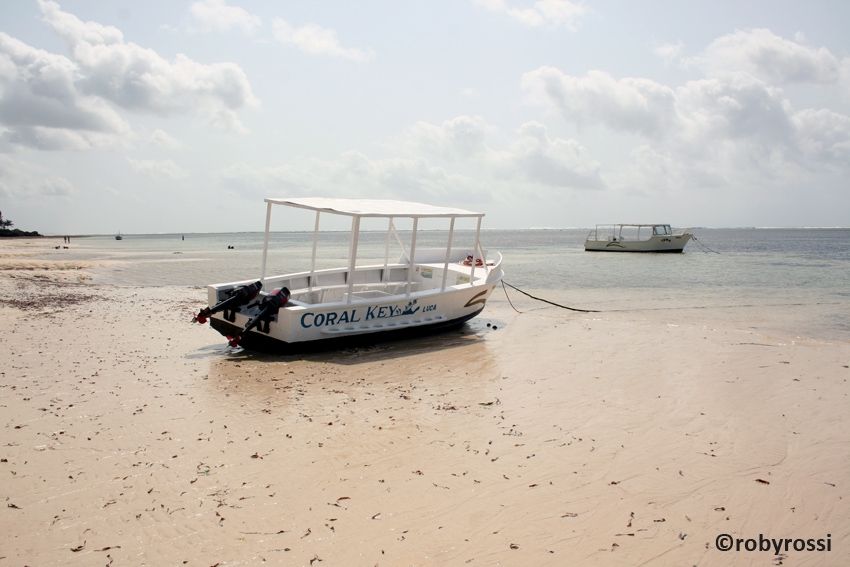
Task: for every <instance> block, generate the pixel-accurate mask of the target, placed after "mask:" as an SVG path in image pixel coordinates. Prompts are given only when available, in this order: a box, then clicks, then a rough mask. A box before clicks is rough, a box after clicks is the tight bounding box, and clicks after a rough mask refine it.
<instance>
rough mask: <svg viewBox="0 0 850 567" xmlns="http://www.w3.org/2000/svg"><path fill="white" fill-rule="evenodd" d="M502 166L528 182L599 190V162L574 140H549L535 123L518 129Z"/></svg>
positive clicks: (540, 126)
mask: <svg viewBox="0 0 850 567" xmlns="http://www.w3.org/2000/svg"><path fill="white" fill-rule="evenodd" d="M505 156H506V158H507V159H506V162H507V163H508V164H509V165H511V167H512V168H513V169H514V170H515V171H516V172H518V173H520V174H521V175H524V176H525V177H526V178H527V179H529V180H530V181H533V182H536V183H540V184H542V185H547V186H550V187H559V188H563V189H602V188H603V187H604V186H605V184H604V183H603V181H602V178H601V177H600V174H599V170H600V164H599V162H597V161H595V160H593V159H591V158H590V157H589V156H588V152H587V150H586V149H585V148H584V147H583V146H582V145H581V144H579V143H578V142H576V141H575V140H562V139H554V140H553V139H552V138H551V137H550V136H549V133H548V131H547V130H546V127H545V126H543V125H542V124H540V123H538V122H527V123H525V124H523V125H522V126H520V128H519V130H518V139H517V141H516V142H514V144H513V146H512V147H511V149H510V151H509V152H508V153H507V154H505Z"/></svg>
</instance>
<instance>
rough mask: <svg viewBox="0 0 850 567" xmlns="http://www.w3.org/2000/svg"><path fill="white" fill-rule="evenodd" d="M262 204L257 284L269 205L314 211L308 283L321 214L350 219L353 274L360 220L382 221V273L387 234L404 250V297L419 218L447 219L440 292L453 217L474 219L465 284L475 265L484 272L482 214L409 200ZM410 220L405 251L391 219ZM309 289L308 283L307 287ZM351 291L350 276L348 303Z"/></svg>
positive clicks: (325, 199)
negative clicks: (263, 221) (262, 232)
mask: <svg viewBox="0 0 850 567" xmlns="http://www.w3.org/2000/svg"><path fill="white" fill-rule="evenodd" d="M265 202H266V231H265V238H264V241H263V263H262V267H261V269H260V281H262V282H265V281H266V266H267V258H268V251H269V229H270V226H271V217H272V205H285V206H288V207H295V208H299V209H307V210H310V211H316V220H315V224H314V226H313V254H312V260H311V263H310V281H312V276H313V274H315V272H316V249H317V246H318V234H319V219H320V217H321V215H322V213H330V214H335V215H345V216H350V217H351V241H350V242H349V254H348V272H347V273H348V274H354V271H355V269H356V268H357V247H358V243H359V241H360V220H361V219H362V218H364V217H372V218H385V219H388V222H387V237H386V244H385V247H384V271H385V272H386V271H387V267H388V266H389V251H390V235H394V236H395V238H396V240H398V242H399V244H400V245H401V247H402V250H404V251H405V255H406V256H407V264H408V279H407V295H408V296H409V295H410V292H411V286H412V283H413V272H414V269H413V267H414V262H415V258H416V238H417V233H418V228H419V219H421V218H444V219H448V220H449V234H448V242H447V244H446V253H445V256H444V258H443V281H442V284H441V291H445V289H446V276H447V274H448V271H449V270H448V266H449V261H450V257H451V252H452V243H453V241H454V231H455V220H456V219H457V218H464V217H465V218H474V219H476V220H475V236H474V239H473V241H472V251H473V252H472V256H473V257H472V258H470V267H469V285H473V284H474V281H475V268H476V264H477V263H479V261H480V265H481V266H482V269H484V271H485V273H486V271H487V267H486V266H487V261H486V258H485V256H484V250H482V248H481V241H480V239H479V237H480V235H481V220H482V218H483V217H484V213H476V212H473V211H467V210H464V209H455V208H451V207H435V206H434V205H426V204H424V203H415V202H412V201H393V200H387V199H334V198H328V197H303V198H272V197H268V198H266V199H265ZM399 217H401V218H411V219H413V230H412V231H411V237H410V248H409V249H406V247H405V246H404V243H402V242H401V239H400V238H399V236H398V233H397V232H396V229H395V223H394V219H396V218H399ZM311 290H312V284H311ZM353 291H354V277H348V302H349V303H350V302H351V298H352V297H353Z"/></svg>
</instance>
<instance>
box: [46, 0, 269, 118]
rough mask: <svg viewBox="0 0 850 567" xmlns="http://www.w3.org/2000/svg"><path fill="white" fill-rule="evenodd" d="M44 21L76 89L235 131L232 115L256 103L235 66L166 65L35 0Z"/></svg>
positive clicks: (182, 60) (178, 61)
mask: <svg viewBox="0 0 850 567" xmlns="http://www.w3.org/2000/svg"><path fill="white" fill-rule="evenodd" d="M39 6H40V7H41V11H42V14H43V16H44V20H45V22H47V23H48V24H49V25H50V27H51V28H52V29H53V30H54V31H55V32H56V33H57V34H59V35H60V36H61V37H62V38H63V39H65V41H66V42H67V43H68V45H69V47H70V49H71V55H72V59H73V62H74V64H75V65H76V67H77V72H78V74H79V78H78V79H77V80H76V85H77V88H78V89H79V90H81V91H82V92H84V93H85V94H87V95H90V96H96V97H100V98H102V99H106V100H109V101H110V102H112V103H113V104H115V105H117V106H119V107H122V108H125V109H128V110H134V111H142V112H152V113H157V114H171V113H177V112H188V111H198V112H200V113H201V114H203V115H205V116H207V117H208V119H209V120H210V122H211V123H212V124H214V125H217V126H223V127H227V128H230V129H234V130H237V131H238V130H241V129H242V126H241V123H240V122H239V120H238V117H237V115H236V112H237V111H238V110H240V109H242V108H244V107H247V106H252V105H255V104H257V99H256V98H255V97H254V94H253V92H252V90H251V85H250V83H249V82H248V79H247V77H246V76H245V73H244V72H243V71H242V69H241V68H240V67H239V66H238V65H236V64H234V63H213V64H202V63H198V62H197V61H194V60H192V59H190V58H189V57H186V56H185V55H182V54H178V55H177V56H176V57H175V58H174V60H173V61H167V60H166V59H164V58H163V57H162V56H160V55H159V54H158V53H156V52H155V51H153V50H152V49H147V48H144V47H141V46H139V45H137V44H135V43H132V42H127V41H125V40H124V36H123V34H122V33H121V31H120V30H118V29H117V28H114V27H112V26H104V25H101V24H98V23H96V22H83V21H82V20H80V19H79V18H77V17H76V16H74V15H73V14H69V13H67V12H63V11H62V10H61V8H60V7H59V5H58V4H56V3H55V2H51V1H47V0H39Z"/></svg>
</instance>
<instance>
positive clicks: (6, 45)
mask: <svg viewBox="0 0 850 567" xmlns="http://www.w3.org/2000/svg"><path fill="white" fill-rule="evenodd" d="M76 79H77V67H76V65H75V64H74V63H73V62H72V61H71V60H69V59H68V58H66V57H64V56H62V55H57V54H54V53H49V52H47V51H44V50H41V49H36V48H34V47H31V46H29V45H27V44H25V43H23V42H22V41H19V40H17V39H15V38H13V37H11V36H9V35H7V34H5V33H3V32H0V124H2V125H4V126H5V127H6V129H7V131H6V132H5V133H4V135H3V139H5V140H6V141H7V142H10V143H13V144H19V145H26V146H32V147H35V148H40V149H87V148H90V147H93V146H97V145H102V144H107V143H112V142H114V140H115V139H116V138H117V137H120V136H122V135H124V134H126V132H127V131H128V130H129V126H128V125H127V124H126V122H125V121H124V120H123V119H122V118H121V117H120V116H119V115H118V114H117V113H116V112H115V111H114V110H113V109H112V108H111V107H110V106H109V105H108V104H106V103H105V102H104V101H103V100H102V99H100V98H98V97H95V96H89V95H85V94H83V93H81V92H80V91H79V89H78V87H77V85H76V82H75V81H76Z"/></svg>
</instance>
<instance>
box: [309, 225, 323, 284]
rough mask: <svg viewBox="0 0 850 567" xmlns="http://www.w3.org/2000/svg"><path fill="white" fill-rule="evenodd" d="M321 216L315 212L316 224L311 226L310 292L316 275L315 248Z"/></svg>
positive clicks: (317, 241)
mask: <svg viewBox="0 0 850 567" xmlns="http://www.w3.org/2000/svg"><path fill="white" fill-rule="evenodd" d="M321 214H322V213H321V212H320V211H316V224H315V225H313V258H312V260H311V261H310V277H309V278H308V280H309V284H308V285H307V287H308V288H309V290H310V291H313V278H314V277H315V274H316V246H317V245H318V243H319V215H321Z"/></svg>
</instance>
